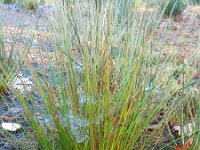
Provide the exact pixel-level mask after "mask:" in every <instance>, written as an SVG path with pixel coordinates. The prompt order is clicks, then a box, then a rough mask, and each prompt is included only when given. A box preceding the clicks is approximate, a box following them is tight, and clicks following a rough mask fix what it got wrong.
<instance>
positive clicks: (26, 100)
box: [13, 0, 199, 150]
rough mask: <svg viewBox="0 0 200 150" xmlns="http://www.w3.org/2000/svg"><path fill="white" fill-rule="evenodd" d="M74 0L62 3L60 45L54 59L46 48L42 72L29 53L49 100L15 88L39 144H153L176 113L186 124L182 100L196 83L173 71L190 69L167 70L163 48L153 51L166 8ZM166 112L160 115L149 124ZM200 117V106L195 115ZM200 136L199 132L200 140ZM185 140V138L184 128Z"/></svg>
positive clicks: (56, 33) (56, 31) (39, 88)
mask: <svg viewBox="0 0 200 150" xmlns="http://www.w3.org/2000/svg"><path fill="white" fill-rule="evenodd" d="M63 2H64V1H63ZM67 2H68V3H62V4H60V5H59V7H58V8H60V9H59V10H58V11H57V12H56V13H57V14H55V15H56V17H55V18H54V21H53V22H52V27H51V30H49V31H51V35H52V37H51V38H52V44H53V47H54V49H55V51H54V52H55V53H53V54H54V59H51V58H52V55H51V56H50V55H49V53H48V51H46V59H47V60H48V63H47V64H44V63H42V69H41V71H42V75H43V76H41V75H39V74H38V72H37V71H36V70H35V69H34V68H33V66H32V64H30V63H29V61H28V60H27V59H26V58H25V57H24V56H22V59H23V61H24V63H25V66H26V67H27V68H28V69H29V71H30V73H31V76H32V78H33V80H34V89H35V90H34V91H36V92H37V93H36V94H37V98H39V99H40V100H41V101H42V102H41V103H40V104H38V101H36V100H35V97H34V94H33V93H31V92H28V90H25V93H20V92H19V91H18V90H15V89H13V91H14V92H15V94H16V96H17V98H18V99H19V100H20V101H21V104H22V106H23V109H24V111H25V112H24V114H26V116H24V117H25V118H26V120H27V121H28V124H29V125H30V127H31V129H32V131H33V134H34V136H35V138H36V139H37V142H36V143H38V144H39V145H38V149H77V150H79V149H80V150H82V149H95V150H97V149H149V148H151V149H152V148H153V147H156V146H157V144H158V141H159V140H160V137H161V138H162V135H163V132H162V131H163V130H164V129H165V128H167V129H168V128H169V125H168V124H167V123H168V121H169V119H171V118H172V115H173V116H175V117H176V118H175V119H177V118H178V119H177V120H179V123H180V124H181V126H184V123H185V122H183V115H184V113H183V108H184V107H183V105H184V104H185V103H186V104H190V102H191V101H192V97H191V93H190V92H186V91H187V90H188V87H189V85H190V84H191V83H187V82H184V83H183V84H181V86H174V82H175V79H174V78H176V77H177V76H181V75H182V74H183V73H182V72H180V73H179V72H178V73H174V72H173V71H166V70H168V68H167V64H165V62H164V63H163V64H162V65H160V63H161V61H160V60H159V58H158V56H153V55H152V54H151V53H150V52H151V51H152V47H151V46H152V40H153V37H152V36H153V34H154V31H155V29H156V27H157V25H158V24H159V21H160V18H161V17H162V16H157V15H153V14H151V13H143V12H139V11H137V12H129V7H128V5H126V3H125V2H124V3H123V4H124V5H119V4H120V0H118V1H104V3H103V5H98V4H97V5H95V2H94V1H93V0H85V1H84V0H83V1H81V2H80V1H67ZM153 16H155V18H154V17H153ZM157 17H160V18H157ZM119 20H120V21H119ZM155 58H158V59H156V60H155ZM183 67H184V66H183ZM174 74H175V75H174ZM183 76H184V75H183ZM161 77H163V78H162V79H161ZM175 102H176V105H177V107H176V108H177V110H174V104H175ZM33 108H34V109H33ZM160 112H164V115H163V116H162V119H161V121H160V122H158V124H157V127H156V128H155V129H154V131H153V132H149V131H148V129H149V126H150V125H151V124H152V123H153V122H154V121H156V120H157V119H158V117H159V116H158V114H160ZM179 112H180V113H179ZM188 112H189V113H190V114H191V110H189V109H188ZM198 118H199V111H197V116H196V118H195V121H196V122H198ZM163 124H165V125H163ZM196 128H197V127H196ZM196 131H198V129H195V130H194V132H195V133H197V132H196ZM169 133H170V137H171V138H172V142H171V143H169V145H170V146H171V147H173V148H174V147H175V144H176V141H175V139H174V138H173V137H172V135H171V132H169ZM198 137H199V134H195V135H194V139H195V140H196V141H197V142H195V143H197V144H198V143H199V140H198ZM181 140H182V141H183V142H182V144H183V145H184V143H185V136H184V134H183V133H181ZM162 144H163V143H162ZM193 146H194V147H195V146H196V145H193ZM166 147H167V146H163V147H162V148H166Z"/></svg>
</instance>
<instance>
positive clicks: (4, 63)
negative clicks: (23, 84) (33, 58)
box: [0, 26, 15, 94]
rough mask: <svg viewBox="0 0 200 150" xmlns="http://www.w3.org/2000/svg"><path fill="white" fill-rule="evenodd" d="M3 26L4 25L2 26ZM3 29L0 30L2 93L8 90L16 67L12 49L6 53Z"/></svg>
mask: <svg viewBox="0 0 200 150" xmlns="http://www.w3.org/2000/svg"><path fill="white" fill-rule="evenodd" d="M1 27H2V26H1ZM4 42H5V41H4V36H3V31H2V30H1V32H0V94H2V93H5V92H6V91H7V90H8V86H9V84H10V83H12V81H13V79H14V78H15V67H14V66H13V58H12V56H13V53H12V49H11V50H10V52H9V55H8V56H7V55H6V49H5V45H4Z"/></svg>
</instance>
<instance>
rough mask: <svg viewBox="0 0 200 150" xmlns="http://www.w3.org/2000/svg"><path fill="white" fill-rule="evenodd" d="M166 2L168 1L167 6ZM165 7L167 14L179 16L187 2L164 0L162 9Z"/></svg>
mask: <svg viewBox="0 0 200 150" xmlns="http://www.w3.org/2000/svg"><path fill="white" fill-rule="evenodd" d="M166 3H167V6H166ZM165 7H166V8H165ZM163 8H165V12H164V13H165V15H167V16H177V15H179V14H180V13H181V12H182V11H183V10H184V8H185V2H184V1H183V0H169V1H162V4H161V9H163Z"/></svg>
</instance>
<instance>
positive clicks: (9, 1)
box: [3, 0, 16, 4]
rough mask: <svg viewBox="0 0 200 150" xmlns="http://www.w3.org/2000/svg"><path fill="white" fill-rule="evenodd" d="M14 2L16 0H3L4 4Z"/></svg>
mask: <svg viewBox="0 0 200 150" xmlns="http://www.w3.org/2000/svg"><path fill="white" fill-rule="evenodd" d="M14 2H16V0H3V3H4V4H11V3H14Z"/></svg>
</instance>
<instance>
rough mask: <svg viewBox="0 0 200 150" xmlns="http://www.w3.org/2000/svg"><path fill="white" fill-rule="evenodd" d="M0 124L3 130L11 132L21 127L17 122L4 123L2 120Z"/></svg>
mask: <svg viewBox="0 0 200 150" xmlns="http://www.w3.org/2000/svg"><path fill="white" fill-rule="evenodd" d="M1 126H2V128H4V129H5V130H8V131H12V132H14V131H17V130H19V129H20V128H21V127H22V126H21V125H20V124H17V123H6V122H2V124H1Z"/></svg>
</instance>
